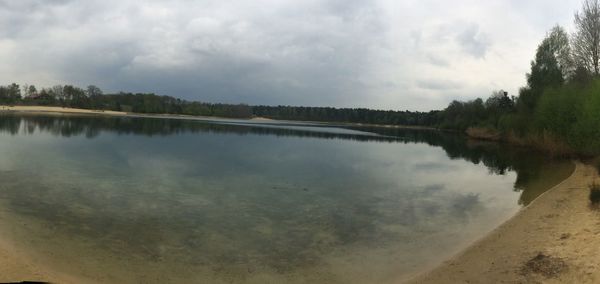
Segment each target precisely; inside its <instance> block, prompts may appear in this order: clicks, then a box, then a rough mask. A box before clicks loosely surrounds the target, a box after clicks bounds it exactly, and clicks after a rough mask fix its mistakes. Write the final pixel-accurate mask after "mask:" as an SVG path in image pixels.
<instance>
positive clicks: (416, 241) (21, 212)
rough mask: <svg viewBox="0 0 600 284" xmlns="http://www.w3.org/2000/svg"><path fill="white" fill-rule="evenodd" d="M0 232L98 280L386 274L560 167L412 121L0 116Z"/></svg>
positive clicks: (499, 210)
mask: <svg viewBox="0 0 600 284" xmlns="http://www.w3.org/2000/svg"><path fill="white" fill-rule="evenodd" d="M0 157H2V158H1V159H0V230H1V232H2V238H3V239H5V241H6V242H8V243H10V244H12V245H14V246H15V247H18V248H19V249H20V250H22V251H24V252H26V253H27V255H29V256H30V257H31V258H32V259H35V261H36V262H38V263H39V264H40V265H43V266H46V267H48V268H50V269H53V270H56V271H60V272H64V273H67V274H72V275H76V276H78V277H83V278H86V279H91V280H94V281H98V282H105V283H127V282H129V283H165V282H173V283H183V282H191V283H388V282H390V283H393V282H396V281H398V280H399V279H404V278H406V277H409V276H411V275H413V274H414V273H416V272H419V271H422V270H424V269H427V268H429V267H431V266H432V265H435V264H438V263H439V262H441V261H442V260H444V259H445V258H447V257H449V256H451V255H452V254H454V253H456V252H457V251H459V250H461V249H463V248H464V247H465V246H466V245H468V244H469V243H470V242H472V241H474V240H476V239H477V238H479V237H481V236H483V235H484V234H485V233H487V232H489V231H490V230H492V229H493V228H495V227H496V226H498V225H499V224H500V223H502V222H503V221H505V220H507V219H508V218H510V216H512V215H514V214H515V213H516V212H517V211H518V210H519V208H521V207H522V206H523V205H526V204H528V203H529V202H531V201H532V200H533V199H534V198H535V197H536V196H538V195H539V194H540V193H542V192H543V191H544V190H545V189H547V188H549V187H550V186H552V185H553V184H556V183H558V182H560V181H561V180H562V179H564V178H565V177H567V176H568V175H569V174H570V172H571V171H572V169H573V166H572V165H571V164H570V163H569V162H567V161H554V160H550V159H548V158H546V157H544V156H543V155H540V154H536V153H534V152H532V151H530V150H527V149H519V148H511V147H507V146H503V145H499V144H494V143H485V142H474V141H468V140H467V139H466V138H464V137H463V136H460V135H455V134H447V133H441V132H435V131H426V130H420V131H417V130H398V129H386V128H354V129H341V128H336V127H324V126H322V125H302V124H298V123H276V122H271V123H270V122H265V123H256V122H251V123H249V122H245V121H229V120H218V121H190V120H183V119H172V120H171V119H158V118H116V117H115V118H111V117H92V116H44V115H39V114H29V115H26V114H21V115H16V114H3V115H1V116H0Z"/></svg>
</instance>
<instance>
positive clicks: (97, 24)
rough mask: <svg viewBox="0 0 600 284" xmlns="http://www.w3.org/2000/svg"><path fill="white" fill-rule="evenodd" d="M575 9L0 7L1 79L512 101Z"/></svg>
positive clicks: (245, 1)
mask: <svg viewBox="0 0 600 284" xmlns="http://www.w3.org/2000/svg"><path fill="white" fill-rule="evenodd" d="M580 6H581V2H580V1H579V0H575V1H572V0H552V1H549V0H545V1H544V0H527V1H522V0H502V1H501V0H490V1H481V0H454V1H433V0H419V1H418V0H372V1H368V0H363V1H360V0H238V1H225V0H198V1H193V0H172V1H167V0H163V1H158V0H148V1H133V0H86V1H76V0H19V1H15V0H0V25H1V26H2V29H0V62H2V64H0V78H2V80H1V81H0V83H1V84H8V83H11V82H17V83H19V84H34V85H36V86H37V87H38V89H39V88H40V87H50V86H53V85H56V84H73V85H77V86H81V87H85V86H87V85H90V84H93V85H96V86H98V87H100V88H101V89H102V90H104V92H105V93H110V92H118V91H125V92H152V93H156V94H160V95H169V96H175V97H179V98H184V99H188V100H198V101H206V102H223V103H247V104H251V105H257V104H267V105H303V106H334V107H368V108H374V109H392V110H413V111H414V110H419V111H427V110H431V109H442V108H444V107H445V106H446V105H447V104H448V103H449V102H451V101H452V100H470V99H474V98H477V97H484V98H485V97H487V96H489V95H490V94H491V93H492V91H494V90H499V89H503V90H506V91H508V92H509V94H511V95H517V94H518V89H519V88H520V87H521V86H523V85H525V74H526V73H527V72H528V70H529V67H530V61H531V59H532V58H533V56H534V54H535V49H536V47H537V45H538V44H539V42H541V40H542V39H543V37H544V36H545V34H546V32H547V31H548V30H549V29H550V28H552V27H553V26H554V25H556V24H560V25H562V26H564V27H565V28H566V29H567V31H569V32H572V31H573V15H574V13H575V11H577V10H578V9H579V7H580Z"/></svg>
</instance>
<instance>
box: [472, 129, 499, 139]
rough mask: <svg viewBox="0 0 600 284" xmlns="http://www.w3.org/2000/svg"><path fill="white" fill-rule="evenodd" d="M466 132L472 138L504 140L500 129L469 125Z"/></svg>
mask: <svg viewBox="0 0 600 284" xmlns="http://www.w3.org/2000/svg"><path fill="white" fill-rule="evenodd" d="M466 133H467V135H468V136H469V137H471V138H476V139H483V140H492V141H499V140H502V135H501V133H500V132H499V131H497V130H494V129H489V128H483V127H469V128H467V130H466Z"/></svg>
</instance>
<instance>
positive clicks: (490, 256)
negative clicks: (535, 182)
mask: <svg viewBox="0 0 600 284" xmlns="http://www.w3.org/2000/svg"><path fill="white" fill-rule="evenodd" d="M598 180H599V179H598V174H597V171H596V169H595V168H593V167H591V166H588V165H584V164H582V163H579V162H578V163H577V165H576V168H575V171H574V172H573V174H572V175H571V176H570V177H569V178H568V179H566V180H565V181H563V182H562V183H560V184H558V185H557V186H555V187H553V188H552V189H551V190H549V191H547V192H546V193H545V194H543V195H542V196H540V197H539V198H538V199H536V200H535V201H534V202H532V203H531V204H530V205H529V206H528V207H526V208H524V209H522V210H521V211H520V212H519V213H518V214H517V215H516V216H514V217H513V218H511V219H510V220H508V221H507V222H505V223H504V224H503V225H501V226H500V227H498V228H497V229H495V230H494V231H493V232H491V233H490V234H489V235H487V236H486V237H484V238H483V239H481V240H479V241H477V242H476V243H475V244H473V245H472V246H470V247H469V248H467V249H466V250H465V251H464V252H462V253H460V254H459V255H457V256H455V257H453V258H452V259H450V260H448V261H446V262H445V263H443V264H442V265H441V266H439V267H437V268H436V269H434V270H433V271H430V272H427V273H425V274H423V275H421V276H419V277H417V278H415V279H413V280H411V281H409V283H600V269H599V268H600V257H599V253H600V211H597V210H592V209H590V206H589V200H588V194H589V189H588V185H589V184H590V183H592V182H594V181H596V182H598Z"/></svg>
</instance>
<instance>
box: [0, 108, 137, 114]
mask: <svg viewBox="0 0 600 284" xmlns="http://www.w3.org/2000/svg"><path fill="white" fill-rule="evenodd" d="M0 111H17V112H50V113H71V114H75V113H78V114H104V115H127V113H126V112H121V111H111V110H106V111H104V110H91V109H79V108H67V107H65V108H63V107H53V106H0Z"/></svg>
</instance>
